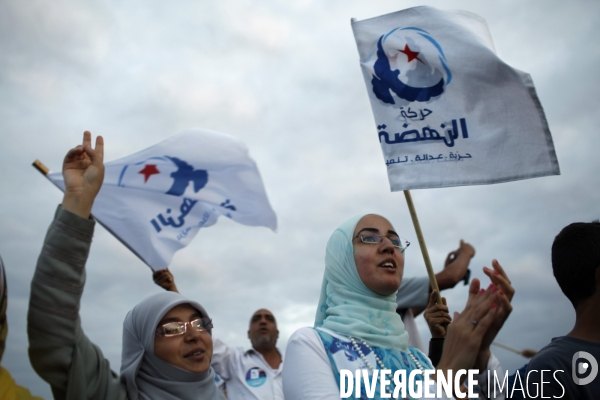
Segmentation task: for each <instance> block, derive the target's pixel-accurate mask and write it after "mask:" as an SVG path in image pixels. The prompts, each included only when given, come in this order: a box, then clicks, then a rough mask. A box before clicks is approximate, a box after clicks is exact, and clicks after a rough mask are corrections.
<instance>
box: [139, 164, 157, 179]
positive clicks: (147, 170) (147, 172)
mask: <svg viewBox="0 0 600 400" xmlns="http://www.w3.org/2000/svg"><path fill="white" fill-rule="evenodd" d="M138 174H142V175H144V183H146V182H148V178H150V176H151V175H154V174H160V171H159V170H158V169H157V168H156V164H146V165H145V166H144V169H142V170H141V171H140V172H138Z"/></svg>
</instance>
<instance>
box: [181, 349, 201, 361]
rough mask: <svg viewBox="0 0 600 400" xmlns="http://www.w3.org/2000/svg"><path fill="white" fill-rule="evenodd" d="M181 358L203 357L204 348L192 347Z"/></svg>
mask: <svg viewBox="0 0 600 400" xmlns="http://www.w3.org/2000/svg"><path fill="white" fill-rule="evenodd" d="M183 358H191V359H196V360H198V359H203V358H204V350H202V349H194V350H192V351H190V352H189V353H187V354H186V355H185V356H183Z"/></svg>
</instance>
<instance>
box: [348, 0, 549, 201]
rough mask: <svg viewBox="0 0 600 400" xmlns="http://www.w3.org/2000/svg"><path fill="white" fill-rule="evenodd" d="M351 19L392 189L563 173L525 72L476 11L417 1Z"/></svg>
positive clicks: (502, 180) (497, 181)
mask: <svg viewBox="0 0 600 400" xmlns="http://www.w3.org/2000/svg"><path fill="white" fill-rule="evenodd" d="M352 28H353V31H354V37H355V39H356V44H357V46H358V53H359V55H360V63H361V66H362V72H363V75H364V79H365V83H366V85H367V92H368V94H369V99H370V101H371V107H372V109H373V114H374V116H375V124H376V126H377V133H378V137H379V141H380V143H381V148H382V150H383V155H384V159H385V163H386V165H387V171H388V178H389V181H390V186H391V189H392V191H399V190H406V189H422V188H435V187H448V186H461V185H480V184H490V183H499V182H507V181H512V180H519V179H527V178H534V177H539V176H546V175H558V174H560V170H559V167H558V161H557V159H556V153H555V151H554V145H553V143H552V136H551V135H550V130H549V128H548V123H547V122H546V117H545V115H544V111H543V109H542V106H541V104H540V101H539V99H538V97H537V94H536V92H535V88H534V86H533V82H532V80H531V77H530V76H529V75H528V74H527V73H524V72H521V71H518V70H516V69H514V68H512V67H510V66H509V65H507V64H505V63H504V62H503V61H502V60H500V58H498V56H497V55H496V53H495V49H494V45H493V42H492V38H491V36H490V33H489V30H488V27H487V25H486V23H485V21H484V20H483V19H482V18H481V17H479V16H477V15H474V14H471V13H468V12H463V11H442V10H438V9H436V8H433V7H425V6H424V7H415V8H410V9H407V10H402V11H398V12H395V13H392V14H387V15H383V16H380V17H376V18H371V19H367V20H364V21H358V22H354V21H353V22H352Z"/></svg>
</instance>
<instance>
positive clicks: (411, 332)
mask: <svg viewBox="0 0 600 400" xmlns="http://www.w3.org/2000/svg"><path fill="white" fill-rule="evenodd" d="M428 302H429V278H428V277H426V276H417V277H413V276H411V277H408V278H402V284H401V285H400V289H398V293H397V294H396V304H398V308H402V309H405V310H406V311H405V312H404V314H403V315H402V322H404V329H406V332H408V345H409V346H411V347H414V348H417V349H419V350H421V351H423V352H424V351H425V346H423V341H422V340H421V335H420V334H419V330H418V329H417V324H416V321H415V316H414V315H413V313H412V310H411V308H413V307H427V303H428Z"/></svg>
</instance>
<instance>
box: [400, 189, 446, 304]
mask: <svg viewBox="0 0 600 400" xmlns="http://www.w3.org/2000/svg"><path fill="white" fill-rule="evenodd" d="M404 197H406V204H407V205H408V211H409V212H410V218H411V219H412V222H413V225H414V227H415V231H416V232H417V239H418V240H419V246H420V247H421V253H422V254H423V261H425V268H427V275H429V284H430V285H431V288H432V289H433V290H436V291H437V303H438V304H442V295H441V294H440V289H439V287H438V284H437V280H436V279H435V274H434V273H433V267H432V266H431V260H430V259H429V252H427V246H426V245H425V238H424V237H423V232H422V231H421V224H419V218H418V217H417V211H416V210H415V205H414V203H413V201H412V196H411V195H410V190H405V191H404Z"/></svg>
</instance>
